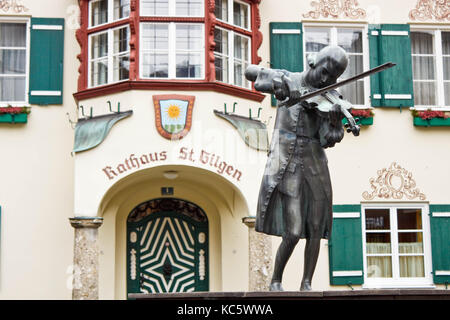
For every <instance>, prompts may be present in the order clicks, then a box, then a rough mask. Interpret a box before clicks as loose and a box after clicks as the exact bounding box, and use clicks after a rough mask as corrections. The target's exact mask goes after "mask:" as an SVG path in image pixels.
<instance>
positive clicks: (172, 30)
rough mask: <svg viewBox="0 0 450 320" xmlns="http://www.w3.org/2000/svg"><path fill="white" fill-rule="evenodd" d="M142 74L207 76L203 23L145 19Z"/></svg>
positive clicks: (197, 77) (164, 76)
mask: <svg viewBox="0 0 450 320" xmlns="http://www.w3.org/2000/svg"><path fill="white" fill-rule="evenodd" d="M141 47H142V49H141V59H140V60H141V77H142V78H169V79H201V78H204V50H205V49H204V48H205V45H204V32H203V24H194V23H189V24H188V23H173V22H171V23H143V24H142V25H141Z"/></svg>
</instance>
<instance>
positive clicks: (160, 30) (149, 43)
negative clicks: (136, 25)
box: [142, 24, 169, 50]
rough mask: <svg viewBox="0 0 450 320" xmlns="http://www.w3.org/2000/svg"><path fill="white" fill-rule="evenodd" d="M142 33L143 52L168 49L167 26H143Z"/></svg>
mask: <svg viewBox="0 0 450 320" xmlns="http://www.w3.org/2000/svg"><path fill="white" fill-rule="evenodd" d="M142 33H143V34H142V46H143V50H168V49H169V26H168V25H167V24H144V25H143V30H142Z"/></svg>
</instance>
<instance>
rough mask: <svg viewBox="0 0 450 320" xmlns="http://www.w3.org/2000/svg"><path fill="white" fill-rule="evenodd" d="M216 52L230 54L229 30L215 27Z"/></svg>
mask: <svg viewBox="0 0 450 320" xmlns="http://www.w3.org/2000/svg"><path fill="white" fill-rule="evenodd" d="M214 42H215V43H216V46H215V48H214V51H215V52H219V53H221V54H223V55H228V32H227V31H225V30H221V29H214Z"/></svg>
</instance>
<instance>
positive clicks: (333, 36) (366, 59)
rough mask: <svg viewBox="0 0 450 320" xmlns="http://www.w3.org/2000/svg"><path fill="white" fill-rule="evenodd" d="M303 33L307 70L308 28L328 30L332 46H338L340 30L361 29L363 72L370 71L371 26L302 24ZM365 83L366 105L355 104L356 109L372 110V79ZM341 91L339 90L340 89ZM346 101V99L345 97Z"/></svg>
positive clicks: (304, 68)
mask: <svg viewBox="0 0 450 320" xmlns="http://www.w3.org/2000/svg"><path fill="white" fill-rule="evenodd" d="M302 25H303V26H302V32H303V35H304V36H303V70H307V69H308V68H309V66H308V60H307V52H306V34H307V32H306V29H308V28H323V29H325V28H327V29H328V30H329V34H330V45H337V43H338V32H337V30H338V29H360V30H361V32H362V51H363V52H362V57H363V71H366V70H369V68H370V51H369V50H370V48H369V36H368V32H369V26H368V25H367V24H356V23H345V24H343V23H342V24H339V23H333V24H330V23H320V22H319V23H316V22H303V23H302ZM363 81H364V104H354V105H353V106H354V107H355V109H367V108H371V104H370V94H371V93H370V77H365V78H364V79H363ZM338 91H339V89H338ZM344 99H345V97H344Z"/></svg>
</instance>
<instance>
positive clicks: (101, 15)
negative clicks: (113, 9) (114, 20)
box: [91, 0, 108, 26]
mask: <svg viewBox="0 0 450 320" xmlns="http://www.w3.org/2000/svg"><path fill="white" fill-rule="evenodd" d="M106 22H108V0H99V1H95V2H92V4H91V25H92V26H96V25H98V24H102V23H106Z"/></svg>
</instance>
